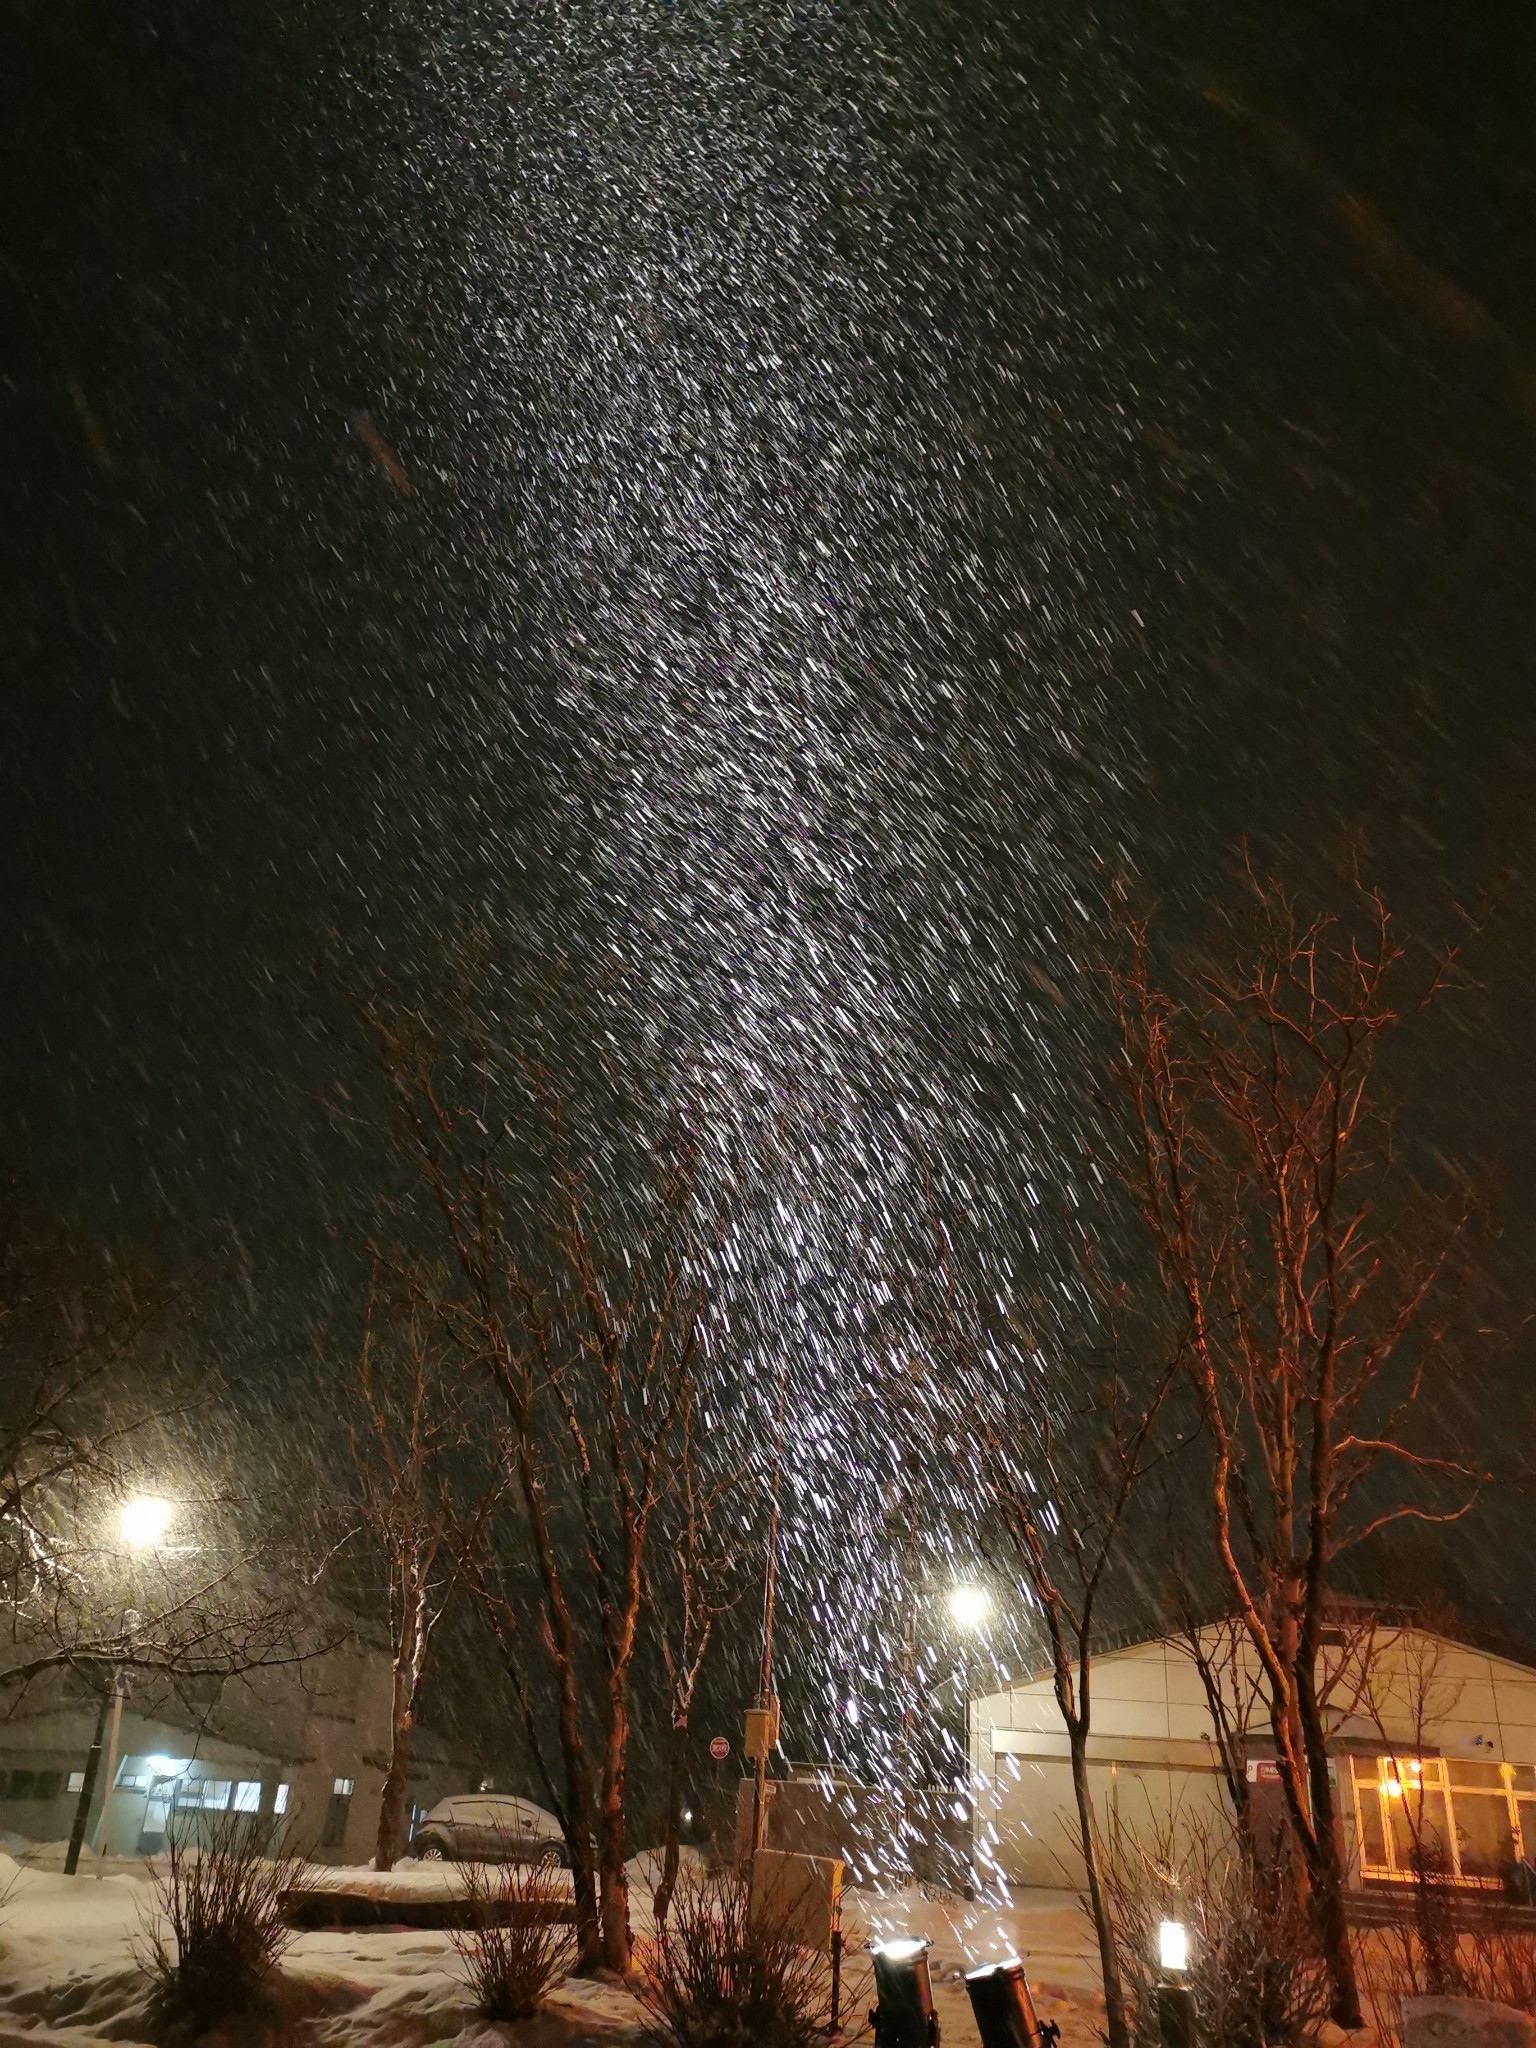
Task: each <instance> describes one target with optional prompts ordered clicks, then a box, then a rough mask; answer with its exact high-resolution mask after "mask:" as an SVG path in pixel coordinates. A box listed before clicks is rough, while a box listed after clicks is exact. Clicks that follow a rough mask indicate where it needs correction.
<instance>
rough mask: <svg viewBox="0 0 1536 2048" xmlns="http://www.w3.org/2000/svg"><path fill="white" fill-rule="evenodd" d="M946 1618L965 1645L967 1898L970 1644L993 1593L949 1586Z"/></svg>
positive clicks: (972, 1860)
mask: <svg viewBox="0 0 1536 2048" xmlns="http://www.w3.org/2000/svg"><path fill="white" fill-rule="evenodd" d="M949 1618H950V1620H951V1621H952V1622H953V1623H954V1624H955V1627H956V1628H957V1629H958V1630H959V1631H960V1639H961V1641H962V1642H963V1643H964V1645H965V1650H964V1655H963V1657H962V1660H961V1667H960V1683H961V1691H962V1694H963V1704H964V1724H965V1810H966V1814H967V1822H966V1832H967V1841H966V1852H965V1876H966V1886H967V1890H966V1896H967V1897H970V1895H971V1894H970V1889H969V1888H970V1886H971V1885H972V1884H973V1883H974V1877H973V1873H974V1870H975V1867H976V1776H977V1773H976V1770H975V1768H974V1765H973V1762H972V1757H971V1692H972V1680H973V1673H972V1669H971V1646H972V1645H973V1643H974V1642H975V1640H976V1638H977V1636H979V1635H981V1634H982V1633H983V1632H984V1631H985V1629H986V1626H987V1623H988V1622H989V1621H990V1620H991V1618H992V1595H991V1594H990V1593H989V1592H988V1591H987V1589H986V1587H985V1586H975V1585H959V1586H952V1587H951V1588H950V1594H949Z"/></svg>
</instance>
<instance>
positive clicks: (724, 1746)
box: [709, 1735, 731, 1764]
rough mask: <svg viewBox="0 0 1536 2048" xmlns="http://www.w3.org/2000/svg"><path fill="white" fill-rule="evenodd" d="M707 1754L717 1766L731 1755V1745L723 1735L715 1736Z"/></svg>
mask: <svg viewBox="0 0 1536 2048" xmlns="http://www.w3.org/2000/svg"><path fill="white" fill-rule="evenodd" d="M709 1753H710V1755H711V1756H712V1757H713V1758H714V1760H715V1762H716V1763H717V1764H723V1763H724V1762H725V1760H726V1758H727V1757H728V1756H729V1755H730V1753H731V1745H730V1744H729V1742H727V1741H726V1739H725V1737H724V1736H723V1735H717V1736H716V1737H715V1739H714V1741H713V1742H712V1743H711V1744H710V1745H709Z"/></svg>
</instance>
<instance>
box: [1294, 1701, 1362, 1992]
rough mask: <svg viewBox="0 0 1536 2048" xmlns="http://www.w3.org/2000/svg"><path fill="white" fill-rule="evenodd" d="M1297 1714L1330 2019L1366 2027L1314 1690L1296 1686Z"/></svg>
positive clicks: (1311, 1875)
mask: <svg viewBox="0 0 1536 2048" xmlns="http://www.w3.org/2000/svg"><path fill="white" fill-rule="evenodd" d="M1297 1690H1298V1695H1299V1697H1298V1701H1297V1710H1298V1717H1299V1720H1300V1725H1301V1732H1302V1740H1303V1742H1304V1743H1305V1745H1306V1758H1307V1778H1308V1785H1309V1789H1310V1791H1311V1795H1312V1839H1311V1841H1310V1842H1308V1844H1307V1845H1306V1846H1307V1875H1308V1878H1309V1879H1310V1881H1311V1892H1312V1913H1313V1918H1314V1921H1315V1924H1316V1927H1317V1938H1318V1943H1319V1946H1320V1947H1321V1949H1322V1951H1323V1961H1324V1963H1325V1965H1326V1966H1327V1970H1328V1984H1329V1990H1330V1997H1331V2004H1330V2011H1329V2017H1330V2018H1331V2019H1332V2020H1333V2023H1334V2025H1335V2026H1338V2027H1351V2028H1352V2027H1359V2026H1363V2025H1364V2023H1365V2022H1364V2016H1363V2014H1362V2013H1361V2010H1360V1986H1359V1983H1358V1982H1357V1980H1356V1976H1355V1955H1354V1950H1353V1948H1352V1947H1351V1946H1350V1939H1349V1921H1348V1918H1347V1916H1346V1914H1345V1910H1344V1865H1343V1862H1342V1859H1341V1858H1340V1855H1339V1836H1338V1829H1337V1826H1336V1824H1335V1819H1334V1799H1333V1780H1332V1779H1331V1778H1330V1777H1329V1775H1328V1742H1327V1733H1326V1730H1325V1729H1324V1726H1323V1716H1322V1710H1321V1708H1320V1707H1319V1706H1318V1702H1317V1689H1316V1686H1315V1685H1313V1684H1310V1683H1303V1684H1302V1685H1301V1686H1299V1687H1298V1689H1297Z"/></svg>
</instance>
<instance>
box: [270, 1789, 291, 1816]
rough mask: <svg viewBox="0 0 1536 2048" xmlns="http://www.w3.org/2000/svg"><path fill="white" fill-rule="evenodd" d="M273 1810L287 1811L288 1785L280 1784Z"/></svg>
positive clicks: (277, 1811) (275, 1811) (273, 1802)
mask: <svg viewBox="0 0 1536 2048" xmlns="http://www.w3.org/2000/svg"><path fill="white" fill-rule="evenodd" d="M272 1811H273V1812H274V1813H286V1812H287V1811H288V1787H287V1786H286V1785H279V1786H278V1788H277V1797H276V1798H275V1799H274V1800H273V1801H272Z"/></svg>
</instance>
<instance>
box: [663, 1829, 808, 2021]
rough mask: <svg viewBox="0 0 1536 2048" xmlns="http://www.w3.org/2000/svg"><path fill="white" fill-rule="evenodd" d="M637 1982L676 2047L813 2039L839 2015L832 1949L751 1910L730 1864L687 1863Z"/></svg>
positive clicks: (763, 1914) (739, 1880)
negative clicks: (807, 1942) (813, 1945)
mask: <svg viewBox="0 0 1536 2048" xmlns="http://www.w3.org/2000/svg"><path fill="white" fill-rule="evenodd" d="M638 1960H639V1964H640V1977H639V1981H638V1982H637V1984H636V1986H635V1989H636V1992H637V1993H638V1995H639V1998H640V2001H641V2003H642V2004H643V2005H644V2007H645V2009H646V2011H647V2012H648V2013H649V2015H650V2020H651V2034H652V2037H653V2038H654V2039H655V2040H657V2041H658V2042H665V2043H667V2044H669V2048H813V2044H824V2043H825V2039H826V2034H827V2027H828V2022H829V2021H830V2019H831V2016H832V1991H831V1974H830V1966H829V1964H828V1960H827V1958H826V1956H824V1955H821V1954H819V1953H816V1952H814V1951H812V1950H809V1949H805V1948H802V1947H800V1945H799V1943H798V1942H797V1941H796V1939H795V1936H794V1933H793V1932H792V1931H791V1930H790V1929H789V1928H788V1927H787V1926H785V1925H784V1924H783V1923H782V1922H778V1921H775V1919H774V1918H773V1917H772V1916H771V1915H769V1914H765V1913H763V1912H762V1911H761V1910H759V1911H758V1912H757V1913H753V1912H752V1910H751V1902H750V1896H749V1894H748V1891H747V1887H746V1885H745V1884H744V1883H743V1882H742V1880H741V1879H740V1878H739V1877H736V1876H734V1875H733V1874H732V1873H730V1872H729V1871H715V1872H708V1871H701V1870H698V1869H689V1868H686V1867H685V1868H684V1870H683V1872H682V1874H681V1877H680V1879H679V1881H678V1886H677V1890H676V1892H675V1894H674V1896H673V1899H672V1904H671V1910H670V1911H669V1913H668V1915H667V1918H666V1921H665V1923H664V1924H663V1925H662V1926H660V1927H659V1928H658V1929H657V1930H656V1933H655V1934H654V1936H653V1937H652V1938H651V1939H650V1940H649V1941H643V1942H641V1943H640V1945H639V1958H638Z"/></svg>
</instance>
